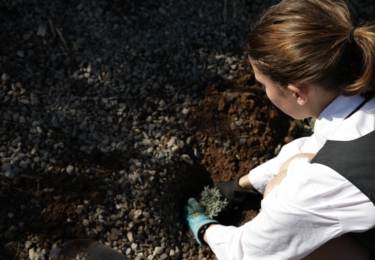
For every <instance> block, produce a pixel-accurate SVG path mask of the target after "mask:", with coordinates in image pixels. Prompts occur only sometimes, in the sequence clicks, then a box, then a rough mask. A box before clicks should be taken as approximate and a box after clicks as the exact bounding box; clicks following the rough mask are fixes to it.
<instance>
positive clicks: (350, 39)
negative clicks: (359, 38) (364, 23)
mask: <svg viewBox="0 0 375 260" xmlns="http://www.w3.org/2000/svg"><path fill="white" fill-rule="evenodd" d="M355 29H357V27H352V29H350V32H349V42H350V43H353V42H355V40H354V31H355Z"/></svg>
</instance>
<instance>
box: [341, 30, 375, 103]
mask: <svg viewBox="0 0 375 260" xmlns="http://www.w3.org/2000/svg"><path fill="white" fill-rule="evenodd" d="M353 40H354V42H353V43H351V44H354V46H353V48H355V49H356V51H357V52H359V53H358V54H357V55H358V56H360V57H361V64H360V66H359V68H360V69H359V71H358V75H354V77H355V79H354V82H353V83H352V84H349V85H346V86H344V87H343V92H344V94H346V95H349V96H352V95H355V94H363V93H366V92H371V91H374V90H375V25H367V26H363V27H359V28H357V29H356V30H355V31H354V33H353ZM355 45H356V46H355Z"/></svg>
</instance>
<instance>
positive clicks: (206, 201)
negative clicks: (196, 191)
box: [199, 186, 228, 218]
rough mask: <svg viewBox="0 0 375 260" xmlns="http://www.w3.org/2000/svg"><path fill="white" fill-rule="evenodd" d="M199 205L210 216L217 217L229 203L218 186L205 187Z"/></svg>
mask: <svg viewBox="0 0 375 260" xmlns="http://www.w3.org/2000/svg"><path fill="white" fill-rule="evenodd" d="M199 205H201V207H202V208H203V210H204V211H205V213H206V215H207V216H208V217H210V218H213V217H217V216H218V215H219V213H220V212H221V211H222V210H223V209H225V207H226V206H227V205H228V200H227V199H223V198H222V196H221V194H220V191H219V190H218V188H216V187H214V188H209V187H208V186H206V187H204V190H203V191H202V192H201V194H200V200H199Z"/></svg>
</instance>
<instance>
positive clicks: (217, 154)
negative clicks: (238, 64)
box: [187, 74, 297, 226]
mask: <svg viewBox="0 0 375 260" xmlns="http://www.w3.org/2000/svg"><path fill="white" fill-rule="evenodd" d="M190 122H191V123H192V125H193V129H194V130H195V131H194V133H195V135H194V143H193V145H192V148H193V149H196V150H198V151H200V154H199V155H200V157H201V159H200V161H199V163H200V165H201V169H204V171H202V170H201V171H199V170H198V171H195V172H194V173H192V174H191V177H190V180H189V181H188V182H187V185H189V190H190V191H191V190H192V189H193V187H195V186H197V185H198V186H199V188H200V190H202V186H204V185H209V184H210V183H209V182H208V181H207V174H208V178H209V179H210V180H211V181H212V185H214V186H215V185H216V184H218V183H219V182H225V181H228V180H231V179H233V178H235V177H236V176H238V175H243V174H246V173H248V172H249V171H250V170H251V169H253V168H254V167H256V166H258V165H259V164H261V163H263V162H265V161H267V160H268V159H271V158H272V157H274V156H275V155H277V153H278V151H279V149H280V147H281V146H282V145H283V144H285V143H288V142H290V141H291V140H293V139H294V138H295V137H296V135H297V128H296V126H295V122H294V120H292V119H291V118H290V117H288V116H287V115H285V114H284V113H283V112H281V111H280V110H279V109H277V108H276V107H275V106H274V105H273V104H272V103H271V102H270V101H269V99H268V98H267V95H266V94H265V91H264V90H262V89H261V88H259V87H258V86H257V85H256V84H255V82H254V79H253V77H252V76H251V75H250V74H249V75H245V76H242V77H241V78H239V79H238V80H235V81H228V82H223V83H221V84H213V85H211V86H209V87H208V88H206V90H205V92H204V94H203V97H202V99H201V100H200V102H199V103H198V105H197V106H195V107H194V108H193V109H192V113H191V116H190ZM199 155H198V156H199ZM199 184H200V185H199ZM192 195H195V196H197V194H192ZM260 200H261V196H258V197H254V196H253V197H249V198H248V199H247V200H245V201H244V202H243V203H241V204H240V205H238V206H237V207H235V208H234V210H233V211H232V212H230V213H229V214H223V215H221V216H220V222H221V223H223V224H230V225H235V226H239V225H242V224H243V223H246V222H247V221H249V220H251V219H252V218H253V217H254V216H256V214H257V213H258V210H259V207H260Z"/></svg>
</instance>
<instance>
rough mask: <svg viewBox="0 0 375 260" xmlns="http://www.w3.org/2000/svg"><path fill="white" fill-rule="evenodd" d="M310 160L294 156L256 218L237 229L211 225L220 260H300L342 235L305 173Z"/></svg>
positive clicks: (210, 239) (210, 236)
mask: <svg viewBox="0 0 375 260" xmlns="http://www.w3.org/2000/svg"><path fill="white" fill-rule="evenodd" d="M309 165H310V166H311V164H310V163H308V162H307V160H306V159H305V160H304V159H301V158H297V159H295V160H293V161H292V162H291V163H290V165H289V169H288V173H287V176H286V177H285V179H284V180H283V181H282V182H281V183H280V184H279V185H278V186H276V187H275V188H274V189H273V190H272V191H271V192H270V193H269V194H268V196H267V197H266V198H265V199H263V201H262V204H261V206H262V211H261V212H260V213H259V214H258V215H257V216H256V217H255V218H254V219H253V220H252V221H250V222H248V223H246V224H245V225H243V226H241V227H239V228H236V227H226V226H222V225H216V226H212V227H211V228H209V229H208V230H207V233H206V234H207V239H208V243H209V245H210V247H211V249H212V251H213V252H214V253H215V254H216V256H217V258H218V259H220V260H221V259H233V260H234V259H257V260H258V259H259V260H268V259H273V260H274V259H301V258H303V257H305V256H306V255H308V254H309V253H311V252H312V251H314V250H315V249H317V248H318V247H320V246H321V245H323V244H324V243H326V242H327V241H329V240H330V239H332V238H335V237H338V236H340V235H342V229H341V225H340V221H339V219H338V217H337V215H336V213H335V211H334V210H332V208H331V207H330V205H329V204H327V203H326V201H325V200H324V199H322V198H321V197H320V195H319V194H317V193H316V191H315V189H314V187H313V185H312V184H311V183H310V180H309V178H308V174H303V173H301V169H305V168H306V167H308V166H309ZM291 171H292V172H295V174H290V172H291Z"/></svg>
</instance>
